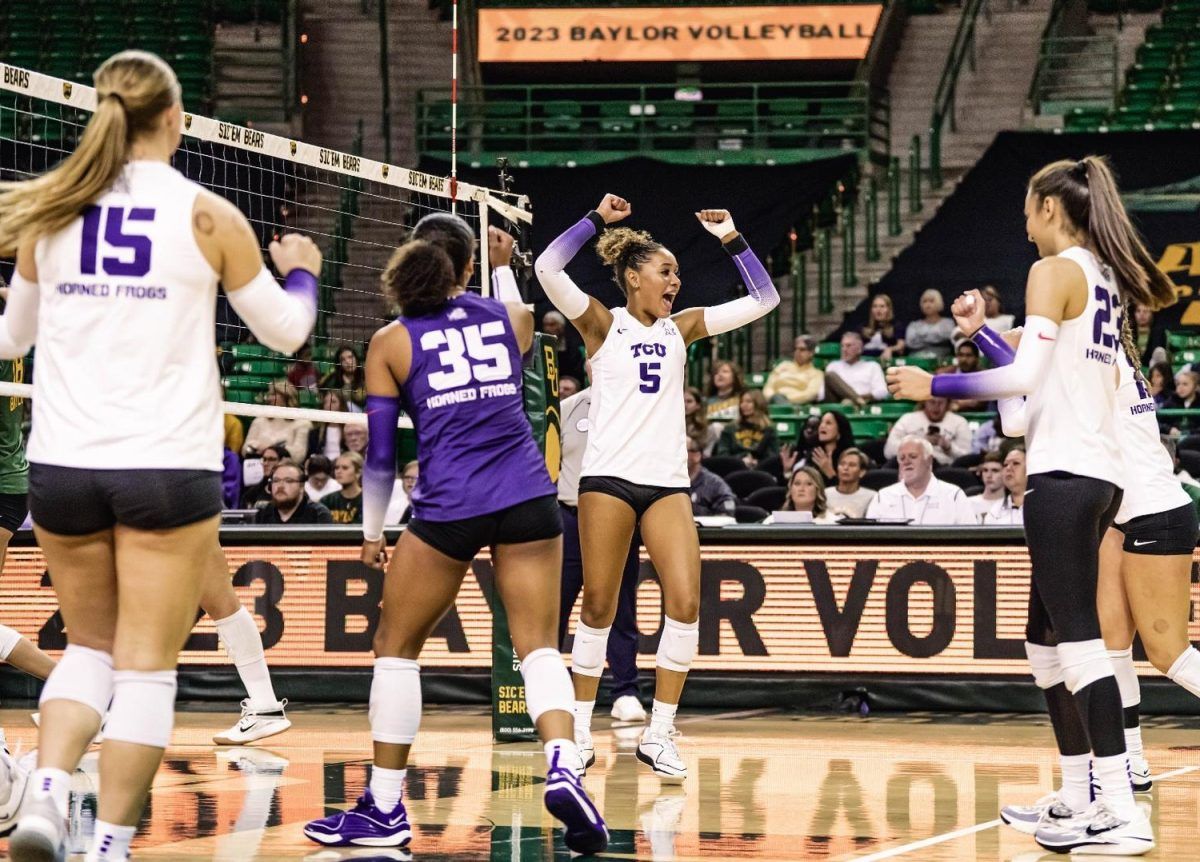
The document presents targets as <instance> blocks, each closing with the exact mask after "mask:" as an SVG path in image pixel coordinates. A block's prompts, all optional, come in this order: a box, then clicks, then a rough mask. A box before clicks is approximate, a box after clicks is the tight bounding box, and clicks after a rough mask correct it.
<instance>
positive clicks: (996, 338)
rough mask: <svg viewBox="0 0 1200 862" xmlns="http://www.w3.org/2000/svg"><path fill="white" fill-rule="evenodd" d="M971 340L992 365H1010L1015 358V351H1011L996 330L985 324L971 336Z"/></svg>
mask: <svg viewBox="0 0 1200 862" xmlns="http://www.w3.org/2000/svg"><path fill="white" fill-rule="evenodd" d="M971 340H972V341H974V342H975V344H976V346H977V347H978V348H979V351H980V352H981V353H982V354H983V355H984V356H986V357H987V358H988V361H989V362H991V363H992V365H996V366H1001V365H1011V364H1012V361H1013V360H1014V359H1016V358H1017V351H1015V350H1013V349H1012V348H1011V347H1010V346H1009V344H1008V342H1007V341H1005V340H1004V339H1003V338H1001V337H1000V334H999V333H998V332H996V330H994V329H992V328H991V327H990V326H987V325H986V324H985V325H984V326H983V327H982V328H981V329H980V330H979V331H978V332H976V333H975V334H974V335H972V336H971Z"/></svg>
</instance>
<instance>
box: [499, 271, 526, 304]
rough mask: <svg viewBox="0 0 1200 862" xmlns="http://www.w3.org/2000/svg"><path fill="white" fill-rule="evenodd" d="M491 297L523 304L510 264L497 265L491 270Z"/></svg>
mask: <svg viewBox="0 0 1200 862" xmlns="http://www.w3.org/2000/svg"><path fill="white" fill-rule="evenodd" d="M492 299H498V300H500V301H501V302H515V303H518V304H521V305H523V304H524V303H525V300H523V299H521V290H520V288H518V287H517V277H516V276H515V275H513V271H512V267H511V266H497V267H495V268H494V269H493V270H492Z"/></svg>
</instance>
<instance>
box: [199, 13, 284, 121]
mask: <svg viewBox="0 0 1200 862" xmlns="http://www.w3.org/2000/svg"><path fill="white" fill-rule="evenodd" d="M213 67H214V70H215V80H214V82H213V83H214V95H213V113H214V114H215V115H216V116H217V117H218V118H220V119H222V120H227V121H229V122H231V123H237V124H238V125H243V126H244V125H247V124H249V125H252V126H254V128H256V129H261V130H262V131H264V132H270V133H271V134H275V135H284V136H286V137H291V136H292V135H294V134H295V133H296V129H295V128H294V126H293V123H292V121H289V119H288V116H287V114H288V111H287V105H286V104H285V99H286V98H287V95H286V90H285V86H284V81H283V75H282V74H281V70H283V69H284V67H285V56H284V50H283V28H282V26H281V25H279V24H274V23H265V22H260V23H251V24H220V25H218V26H217V29H216V33H215V34H214V38H213Z"/></svg>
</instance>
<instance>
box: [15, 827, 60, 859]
mask: <svg viewBox="0 0 1200 862" xmlns="http://www.w3.org/2000/svg"><path fill="white" fill-rule="evenodd" d="M8 858H9V859H12V860H13V862H65V860H66V858H67V853H66V848H65V847H62V846H59V847H55V846H54V844H53V843H52V842H51V841H50V840H49V839H48V838H47V837H46V836H45V835H43V834H42V833H40V832H32V831H29V832H24V833H21V832H14V833H13V834H12V837H11V838H9V839H8Z"/></svg>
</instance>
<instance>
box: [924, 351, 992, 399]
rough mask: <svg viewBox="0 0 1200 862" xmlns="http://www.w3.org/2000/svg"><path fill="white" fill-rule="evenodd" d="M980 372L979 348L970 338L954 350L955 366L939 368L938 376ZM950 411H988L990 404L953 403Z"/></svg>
mask: <svg viewBox="0 0 1200 862" xmlns="http://www.w3.org/2000/svg"><path fill="white" fill-rule="evenodd" d="M978 370H979V348H978V347H976V346H975V342H974V341H971V340H970V339H969V338H968V339H966V340H964V341H960V342H959V343H958V346H957V347H956V348H954V364H953V365H949V366H945V367H943V368H939V369H938V370H937V373H938V374H970V373H971V372H972V371H978ZM950 409H951V410H953V411H955V412H962V411H964V410H966V411H971V410H988V409H990V402H988V401H951V402H950Z"/></svg>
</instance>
